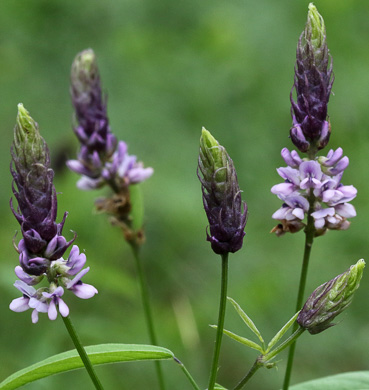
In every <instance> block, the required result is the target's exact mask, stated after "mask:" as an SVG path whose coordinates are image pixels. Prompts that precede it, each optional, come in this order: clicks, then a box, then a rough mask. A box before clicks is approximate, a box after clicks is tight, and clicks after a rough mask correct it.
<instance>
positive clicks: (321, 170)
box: [271, 148, 357, 235]
mask: <svg viewBox="0 0 369 390" xmlns="http://www.w3.org/2000/svg"><path fill="white" fill-rule="evenodd" d="M281 154H282V157H283V159H284V161H285V162H286V164H287V165H288V166H287V167H283V168H279V169H277V172H278V174H279V175H280V176H281V177H282V178H283V179H284V183H280V184H277V185H275V186H273V187H272V189H271V191H272V193H273V194H276V195H277V196H278V197H279V198H280V199H281V200H282V201H283V205H282V207H281V208H280V209H279V210H277V211H276V212H275V213H274V214H273V216H272V218H274V219H277V220H279V221H280V222H281V224H280V225H278V226H277V227H276V228H274V229H273V231H274V232H276V233H277V235H281V234H283V233H285V232H291V233H294V232H297V231H299V230H301V229H302V228H303V227H304V226H305V222H304V218H305V215H307V214H308V212H310V214H311V216H312V217H313V218H314V225H315V229H316V235H321V234H323V233H324V232H325V231H326V230H327V229H334V230H345V229H348V227H349V226H350V222H349V221H347V218H352V217H355V216H356V211H355V208H354V206H352V205H351V204H349V202H350V201H351V200H352V199H354V198H355V197H356V194H357V190H356V188H355V187H353V186H352V185H350V186H345V185H343V184H342V183H341V178H342V175H343V172H344V170H345V169H346V168H347V166H348V164H349V159H348V158H347V157H346V156H345V157H342V154H343V151H342V149H341V148H338V149H337V150H335V151H334V150H330V151H329V153H328V155H327V157H323V156H321V157H317V158H316V159H315V160H308V159H301V158H300V156H299V155H298V153H297V152H296V151H294V150H293V151H292V152H290V151H289V150H288V149H287V148H284V149H283V150H282V153H281Z"/></svg>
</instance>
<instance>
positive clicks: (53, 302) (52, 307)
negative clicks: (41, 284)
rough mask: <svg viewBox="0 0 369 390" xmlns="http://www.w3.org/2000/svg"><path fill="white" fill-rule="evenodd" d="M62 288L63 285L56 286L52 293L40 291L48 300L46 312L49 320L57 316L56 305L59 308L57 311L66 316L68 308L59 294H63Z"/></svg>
mask: <svg viewBox="0 0 369 390" xmlns="http://www.w3.org/2000/svg"><path fill="white" fill-rule="evenodd" d="M63 294H64V290H63V287H60V286H59V287H57V288H56V289H55V291H54V292H52V293H46V292H44V293H42V295H43V296H44V297H45V298H47V299H48V300H50V301H49V307H48V310H47V314H48V316H49V319H50V320H52V321H53V320H56V317H57V316H58V311H57V309H56V306H58V308H59V312H60V314H61V315H62V316H63V317H67V316H68V314H69V308H68V306H67V305H66V303H65V302H64V301H63V300H62V299H61V296H63Z"/></svg>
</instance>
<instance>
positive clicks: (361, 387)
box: [290, 371, 369, 390]
mask: <svg viewBox="0 0 369 390" xmlns="http://www.w3.org/2000/svg"><path fill="white" fill-rule="evenodd" d="M322 389H324V390H367V389H369V371H355V372H345V373H343V374H338V375H332V376H326V377H324V378H319V379H315V380H312V381H308V382H304V383H299V384H297V385H295V386H292V387H290V390H322Z"/></svg>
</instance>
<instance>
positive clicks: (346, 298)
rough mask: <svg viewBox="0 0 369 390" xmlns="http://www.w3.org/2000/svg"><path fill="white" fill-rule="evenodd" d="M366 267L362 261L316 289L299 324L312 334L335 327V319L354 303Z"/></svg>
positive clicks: (302, 311)
mask: <svg viewBox="0 0 369 390" xmlns="http://www.w3.org/2000/svg"><path fill="white" fill-rule="evenodd" d="M364 267H365V261H364V260H362V259H361V260H359V261H358V262H357V263H356V264H355V265H352V266H351V267H350V268H349V269H348V270H347V271H346V272H344V273H343V274H341V275H338V276H336V277H335V278H334V279H332V280H330V281H329V282H327V283H324V284H322V285H321V286H319V287H318V288H317V289H315V290H314V292H313V293H312V294H311V295H310V297H309V298H308V300H307V301H306V303H305V305H304V307H303V308H302V310H301V311H300V313H299V315H298V317H297V323H298V324H299V325H300V326H301V327H302V328H304V329H306V330H308V331H309V333H310V334H317V333H320V332H323V331H324V330H326V329H328V328H330V327H331V326H333V325H334V324H333V323H332V321H333V319H334V318H335V317H337V316H338V315H339V314H340V313H342V312H343V310H345V309H346V308H347V306H349V305H350V303H351V302H352V299H353V297H354V293H355V291H356V290H357V289H358V288H359V285H360V280H361V277H362V276H363V271H364Z"/></svg>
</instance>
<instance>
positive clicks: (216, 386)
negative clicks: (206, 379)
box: [214, 383, 227, 390]
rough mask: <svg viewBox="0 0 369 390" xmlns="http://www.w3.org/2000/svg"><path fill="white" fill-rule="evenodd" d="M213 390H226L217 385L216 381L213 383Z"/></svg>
mask: <svg viewBox="0 0 369 390" xmlns="http://www.w3.org/2000/svg"><path fill="white" fill-rule="evenodd" d="M214 390H227V389H226V388H225V387H223V386H221V385H219V384H218V383H216V384H215V387H214Z"/></svg>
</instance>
